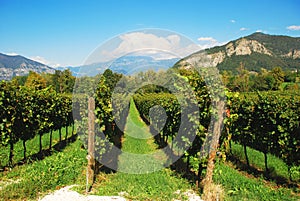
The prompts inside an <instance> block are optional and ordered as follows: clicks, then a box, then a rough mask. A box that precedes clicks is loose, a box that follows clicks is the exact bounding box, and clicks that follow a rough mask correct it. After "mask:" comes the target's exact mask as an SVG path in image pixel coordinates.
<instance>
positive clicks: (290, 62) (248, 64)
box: [175, 33, 300, 71]
mask: <svg viewBox="0 0 300 201" xmlns="http://www.w3.org/2000/svg"><path fill="white" fill-rule="evenodd" d="M204 55H206V58H207V59H208V60H210V65H211V66H214V67H217V68H218V69H219V70H221V71H223V70H228V71H236V69H237V68H238V67H239V66H240V65H241V64H242V65H243V66H244V67H245V68H246V69H248V70H250V71H260V70H261V68H265V69H268V70H270V69H272V68H274V67H278V66H279V67H281V68H283V69H284V70H295V69H300V38H299V37H290V36H283V35H269V34H263V33H253V34H251V35H249V36H245V37H241V38H239V39H236V40H233V41H230V42H228V43H226V44H225V45H222V46H216V47H212V48H208V49H205V50H201V51H198V52H196V53H193V54H192V55H190V56H188V57H186V58H184V59H182V60H180V61H179V62H177V63H176V64H175V68H188V69H189V68H192V67H191V66H190V65H189V64H188V63H189V62H188V61H189V60H191V59H193V60H195V59H196V58H197V57H198V58H199V57H200V56H201V57H203V56H204Z"/></svg>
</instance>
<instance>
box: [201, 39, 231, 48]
mask: <svg viewBox="0 0 300 201" xmlns="http://www.w3.org/2000/svg"><path fill="white" fill-rule="evenodd" d="M198 41H199V42H200V44H199V46H200V48H201V49H207V48H211V47H215V46H220V45H224V44H226V43H227V42H219V41H218V40H216V39H215V38H213V37H200V38H198Z"/></svg>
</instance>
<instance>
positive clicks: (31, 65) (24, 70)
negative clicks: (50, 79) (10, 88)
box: [0, 53, 55, 80]
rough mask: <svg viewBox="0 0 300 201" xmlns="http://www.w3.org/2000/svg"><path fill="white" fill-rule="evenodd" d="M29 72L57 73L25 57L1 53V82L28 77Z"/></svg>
mask: <svg viewBox="0 0 300 201" xmlns="http://www.w3.org/2000/svg"><path fill="white" fill-rule="evenodd" d="M29 71H34V72H37V73H43V72H45V73H54V72H55V70H54V69H53V68H51V67H49V66H47V65H44V64H42V63H39V62H36V61H33V60H31V59H27V58H25V57H23V56H20V55H16V56H10V55H5V54H2V53H0V80H10V79H12V78H13V77H14V76H22V75H27V74H28V73H29Z"/></svg>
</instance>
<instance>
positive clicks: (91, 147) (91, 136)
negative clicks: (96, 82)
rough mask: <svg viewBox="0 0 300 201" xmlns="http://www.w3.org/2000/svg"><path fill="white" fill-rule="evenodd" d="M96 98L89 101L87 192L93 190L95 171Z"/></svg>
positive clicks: (90, 98)
mask: <svg viewBox="0 0 300 201" xmlns="http://www.w3.org/2000/svg"><path fill="white" fill-rule="evenodd" d="M94 111H95V100H94V98H93V97H89V102H88V155H87V159H88V165H87V174H86V177H87V178H86V179H87V183H86V192H89V191H90V190H91V187H92V185H93V183H94V171H95V113H94Z"/></svg>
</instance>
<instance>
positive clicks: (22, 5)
mask: <svg viewBox="0 0 300 201" xmlns="http://www.w3.org/2000/svg"><path fill="white" fill-rule="evenodd" d="M0 19H1V23H0V52H1V53H4V54H10V55H15V54H19V55H22V56H25V57H27V58H31V59H33V60H36V61H40V62H42V63H44V64H47V65H49V66H52V67H56V66H79V65H82V64H84V63H85V62H86V60H87V58H88V57H89V55H91V53H92V52H93V51H94V50H95V49H96V48H97V47H99V46H101V44H105V43H106V42H107V41H110V40H111V39H112V38H114V37H116V36H118V35H120V34H124V33H127V32H132V31H136V30H143V29H149V28H156V29H163V30H170V31H172V32H175V33H178V34H180V35H183V36H185V37H186V38H189V39H190V40H192V41H193V42H194V43H195V44H197V45H198V46H199V47H200V48H206V47H211V46H215V45H221V44H225V43H226V42H228V41H230V40H234V39H237V38H240V37H243V36H247V35H250V34H252V33H254V32H263V33H266V34H275V35H288V36H293V37H300V1H298V0H281V1H279V0H248V1H247V0H245V1H244V0H173V1H171V0H98V1H96V0H0ZM137 32H138V31H137ZM148 36H149V35H148ZM148 36H147V37H148ZM125 44H126V43H125Z"/></svg>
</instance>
